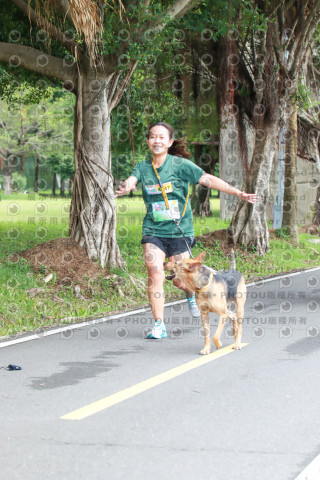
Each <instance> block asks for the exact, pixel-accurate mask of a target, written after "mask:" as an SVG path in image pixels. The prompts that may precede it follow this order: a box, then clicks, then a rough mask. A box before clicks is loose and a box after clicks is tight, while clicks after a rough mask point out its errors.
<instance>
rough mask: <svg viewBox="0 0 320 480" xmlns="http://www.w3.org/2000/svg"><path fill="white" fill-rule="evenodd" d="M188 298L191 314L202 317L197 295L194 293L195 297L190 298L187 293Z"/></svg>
mask: <svg viewBox="0 0 320 480" xmlns="http://www.w3.org/2000/svg"><path fill="white" fill-rule="evenodd" d="M186 299H187V300H188V307H189V311H190V313H191V315H192V316H193V317H195V318H199V317H201V314H200V311H199V308H198V305H197V302H196V296H195V295H193V297H191V298H188V296H187V294H186Z"/></svg>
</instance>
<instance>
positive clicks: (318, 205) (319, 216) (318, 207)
mask: <svg viewBox="0 0 320 480" xmlns="http://www.w3.org/2000/svg"><path fill="white" fill-rule="evenodd" d="M312 221H313V223H314V224H315V225H319V226H320V187H318V189H317V195H316V201H315V204H314V214H313V218H312Z"/></svg>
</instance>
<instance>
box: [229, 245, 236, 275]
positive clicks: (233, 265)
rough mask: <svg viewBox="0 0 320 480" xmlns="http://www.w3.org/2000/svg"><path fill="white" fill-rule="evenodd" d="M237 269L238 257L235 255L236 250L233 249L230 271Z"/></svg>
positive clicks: (231, 251)
mask: <svg viewBox="0 0 320 480" xmlns="http://www.w3.org/2000/svg"><path fill="white" fill-rule="evenodd" d="M235 269H236V256H235V254H234V249H233V248H231V250H230V270H235Z"/></svg>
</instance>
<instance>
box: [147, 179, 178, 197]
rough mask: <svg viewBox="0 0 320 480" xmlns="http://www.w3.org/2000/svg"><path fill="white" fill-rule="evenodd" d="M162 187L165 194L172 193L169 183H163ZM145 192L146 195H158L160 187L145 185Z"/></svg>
mask: <svg viewBox="0 0 320 480" xmlns="http://www.w3.org/2000/svg"><path fill="white" fill-rule="evenodd" d="M163 186H164V189H165V191H166V193H171V192H173V188H172V184H171V182H167V183H164V184H163ZM146 192H147V194H148V195H157V194H158V193H161V190H160V185H146Z"/></svg>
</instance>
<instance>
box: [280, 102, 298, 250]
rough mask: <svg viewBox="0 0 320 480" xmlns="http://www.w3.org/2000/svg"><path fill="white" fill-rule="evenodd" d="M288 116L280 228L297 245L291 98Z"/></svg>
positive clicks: (294, 109) (293, 104)
mask: <svg viewBox="0 0 320 480" xmlns="http://www.w3.org/2000/svg"><path fill="white" fill-rule="evenodd" d="M290 103H291V105H290V106H289V107H290V108H289V111H290V115H289V118H288V122H287V125H288V126H287V135H286V156H285V181H284V199H283V219H282V226H283V227H285V228H286V229H287V230H288V232H289V234H290V237H291V239H292V241H293V243H294V244H296V245H297V244H298V243H299V235H298V220H297V217H298V214H297V145H298V122H297V105H296V102H295V101H294V100H292V97H291V102H290Z"/></svg>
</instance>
